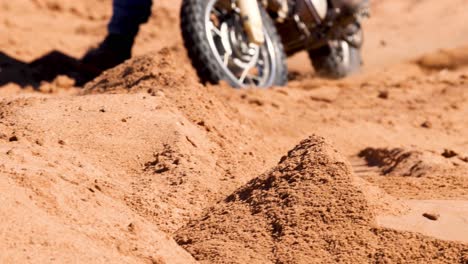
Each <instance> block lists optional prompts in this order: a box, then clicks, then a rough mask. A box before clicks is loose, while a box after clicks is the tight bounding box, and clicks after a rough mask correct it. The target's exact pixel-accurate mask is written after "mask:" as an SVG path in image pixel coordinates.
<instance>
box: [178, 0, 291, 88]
mask: <svg viewBox="0 0 468 264" xmlns="http://www.w3.org/2000/svg"><path fill="white" fill-rule="evenodd" d="M260 10H261V13H262V19H263V26H264V34H265V43H264V44H262V45H261V46H259V45H255V44H253V43H249V41H248V38H247V35H246V33H245V31H244V29H243V25H242V18H241V17H240V14H239V9H238V8H237V7H236V6H235V5H233V4H232V3H231V1H229V0H184V1H183V3H182V8H181V29H182V36H183V39H184V45H185V47H186V49H187V51H188V55H189V57H190V59H191V61H192V65H193V66H194V68H195V69H196V71H197V74H198V76H199V78H200V80H201V81H202V82H203V83H207V82H208V83H213V84H216V83H219V81H221V80H224V81H227V82H228V83H229V84H230V85H231V86H233V87H236V88H242V87H249V86H256V87H271V86H282V85H285V84H286V83H287V66H286V55H285V53H284V48H283V45H282V42H281V39H280V37H279V35H278V33H277V31H276V28H275V26H274V23H273V21H272V19H271V18H270V17H269V15H268V14H267V13H266V12H265V11H264V10H263V8H260Z"/></svg>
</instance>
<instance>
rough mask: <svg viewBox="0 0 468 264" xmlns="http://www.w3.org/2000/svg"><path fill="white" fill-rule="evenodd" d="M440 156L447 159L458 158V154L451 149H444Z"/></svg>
mask: <svg viewBox="0 0 468 264" xmlns="http://www.w3.org/2000/svg"><path fill="white" fill-rule="evenodd" d="M442 156H444V157H445V158H447V159H450V158H453V157H456V156H458V153H456V152H455V151H453V150H451V149H445V150H444V152H442Z"/></svg>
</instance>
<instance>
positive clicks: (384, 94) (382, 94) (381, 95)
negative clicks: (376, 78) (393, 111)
mask: <svg viewBox="0 0 468 264" xmlns="http://www.w3.org/2000/svg"><path fill="white" fill-rule="evenodd" d="M378 97H379V98H380V99H388V97H389V93H388V91H380V92H379V95H378Z"/></svg>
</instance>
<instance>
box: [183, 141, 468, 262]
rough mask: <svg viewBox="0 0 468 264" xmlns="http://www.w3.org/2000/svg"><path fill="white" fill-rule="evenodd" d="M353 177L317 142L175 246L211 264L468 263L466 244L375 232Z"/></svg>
mask: <svg viewBox="0 0 468 264" xmlns="http://www.w3.org/2000/svg"><path fill="white" fill-rule="evenodd" d="M352 177H353V176H352V175H351V172H350V169H349V167H348V165H347V164H346V163H345V161H344V159H343V158H342V157H341V156H340V155H339V154H338V153H337V151H336V150H334V148H332V147H331V146H330V145H328V144H327V143H326V142H325V141H324V140H323V139H322V138H320V137H316V136H313V137H310V138H308V139H306V140H304V141H302V142H301V143H300V144H299V145H298V146H296V147H295V148H294V149H293V150H291V151H290V152H289V153H288V155H287V156H285V157H283V158H282V159H281V161H280V163H279V164H278V166H277V167H275V168H274V169H272V170H271V171H270V172H268V173H266V174H264V175H262V176H260V177H258V178H256V179H254V180H252V181H251V182H249V183H248V184H247V185H245V186H244V187H242V188H240V189H238V190H237V191H236V192H234V193H233V194H232V195H230V196H228V197H227V198H226V199H225V200H224V201H223V202H221V203H220V204H218V205H216V206H215V207H213V208H211V209H209V210H207V211H206V214H205V216H204V217H203V218H201V219H200V220H197V221H193V222H191V223H190V224H189V225H188V226H186V227H185V228H183V229H182V230H180V231H178V233H177V235H176V241H177V242H178V243H179V244H180V245H183V246H184V247H185V248H186V249H187V250H188V251H189V252H190V253H192V255H193V256H194V257H195V258H196V259H197V260H200V261H202V262H206V263H225V262H228V261H229V262H232V261H233V260H234V259H235V263H315V262H322V263H323V262H337V261H346V262H354V263H357V262H368V261H369V260H372V261H375V262H381V261H392V262H401V261H403V260H404V261H410V260H413V261H415V260H418V261H423V260H427V261H429V260H431V261H434V260H438V261H445V262H460V261H463V260H466V258H465V259H462V258H463V256H462V249H463V248H464V246H462V245H461V244H456V243H445V242H441V241H436V240H432V239H429V238H424V237H422V236H418V235H415V234H410V233H397V232H394V231H389V230H378V229H375V228H373V223H374V216H373V213H372V211H371V210H370V208H369V206H368V204H367V202H366V200H365V199H364V194H363V193H362V191H361V190H359V188H358V187H356V186H355V185H354V184H353V179H352ZM465 248H466V247H465ZM440 251H444V254H443V255H441V254H440Z"/></svg>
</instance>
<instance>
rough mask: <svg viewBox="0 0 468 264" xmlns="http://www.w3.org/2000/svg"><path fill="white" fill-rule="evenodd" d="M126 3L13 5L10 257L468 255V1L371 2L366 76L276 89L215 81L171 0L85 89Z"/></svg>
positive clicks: (6, 72) (2, 55) (387, 259)
mask: <svg viewBox="0 0 468 264" xmlns="http://www.w3.org/2000/svg"><path fill="white" fill-rule="evenodd" d="M110 2H111V1H110V0H103V1H91V0H82V1H71V0H70V1H58V0H35V1H31V0H18V1H0V8H2V16H1V18H0V34H2V36H4V37H3V38H2V39H0V96H1V99H0V205H1V206H0V218H1V219H2V221H1V223H0V238H1V239H0V249H1V250H0V262H2V263H16V262H22V263H37V262H40V263H42V262H48V263H64V262H77V263H82V262H88V263H101V262H102V263H104V262H106V263H108V262H119V263H120V262H124V263H196V262H197V261H198V262H202V263H245V262H253V263H269V262H277V263H314V262H315V263H323V262H348V263H349V262H368V263H395V262H397V263H398V262H409V263H421V262H424V263H426V262H431V263H466V262H467V261H468V259H467V251H468V246H467V245H468V244H467V243H468V241H467V239H466V238H467V237H468V230H467V229H466V226H468V220H467V219H468V212H467V210H466V208H467V205H468V201H467V199H468V178H467V177H468V139H467V136H466V135H468V122H467V119H466V117H467V116H468V62H467V59H466V58H467V56H466V54H467V51H468V47H467V46H466V45H467V44H468V27H467V25H466V23H465V20H466V18H465V17H466V15H465V14H466V11H467V10H466V8H465V6H466V3H465V1H464V0H456V1H455V0H454V3H453V5H447V4H446V3H442V2H441V1H436V0H426V1H414V2H408V1H403V0H398V1H384V0H380V1H373V4H372V5H373V17H372V18H371V19H370V20H368V21H366V22H365V30H366V44H365V47H364V53H363V56H364V61H365V65H364V68H363V70H362V72H361V73H359V74H357V75H355V76H352V77H350V78H347V79H344V80H340V81H330V80H324V79H319V78H317V77H316V76H315V75H314V72H313V69H312V67H311V66H310V63H309V62H308V60H307V57H306V56H304V54H303V53H300V54H297V55H295V56H293V57H292V58H290V59H289V61H288V63H289V66H290V72H291V74H290V82H289V84H288V86H287V87H274V88H271V89H266V90H262V89H244V90H234V89H231V88H230V87H228V86H227V85H225V84H221V85H208V86H203V85H201V84H199V83H198V78H197V76H196V75H195V71H194V70H193V69H192V68H191V66H190V63H189V60H188V59H187V57H186V53H185V50H184V48H183V46H182V43H181V37H180V34H179V29H178V9H179V5H180V1H166V0H161V1H157V2H155V4H154V7H153V9H154V12H153V16H152V17H151V19H150V21H149V23H148V24H146V25H145V26H143V28H142V32H141V34H140V35H139V37H138V39H137V43H136V45H135V48H134V55H135V56H134V58H132V59H131V60H129V61H127V62H125V63H124V64H122V65H119V66H118V67H116V68H114V69H111V70H108V71H106V72H105V73H103V74H102V75H101V76H99V77H98V78H96V79H95V80H93V81H91V82H89V83H86V84H84V83H82V81H83V79H82V78H80V76H79V75H78V74H77V72H76V70H77V69H76V58H79V57H80V56H82V55H83V54H84V53H85V52H86V50H87V49H88V48H90V47H91V46H93V45H95V44H96V43H97V42H98V41H99V40H100V39H101V38H102V37H103V36H104V35H105V33H106V31H105V24H106V21H107V20H108V19H109V16H110V14H111V8H110ZM435 17H436V18H438V19H434V18H435ZM447 29H450V30H447ZM453 32H456V33H453ZM312 135H313V136H312Z"/></svg>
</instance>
